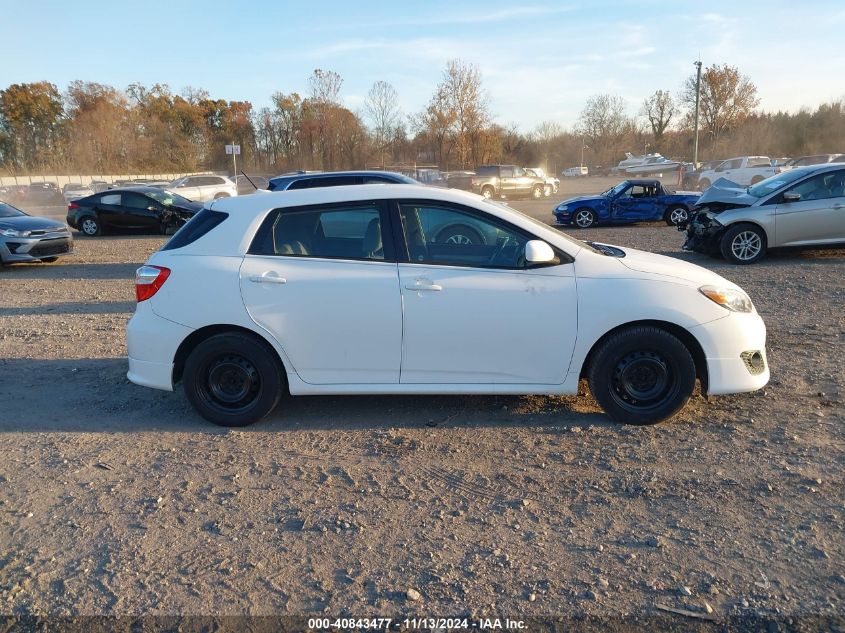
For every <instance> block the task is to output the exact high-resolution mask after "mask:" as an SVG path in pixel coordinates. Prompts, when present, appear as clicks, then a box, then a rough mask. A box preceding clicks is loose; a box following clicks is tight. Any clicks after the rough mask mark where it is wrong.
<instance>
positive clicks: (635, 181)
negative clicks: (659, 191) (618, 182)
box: [625, 178, 660, 185]
mask: <svg viewBox="0 0 845 633" xmlns="http://www.w3.org/2000/svg"><path fill="white" fill-rule="evenodd" d="M625 182H630V183H631V184H632V185H655V184H658V183H660V181H659V180H658V179H657V178H628V179H627V180H626V181H625Z"/></svg>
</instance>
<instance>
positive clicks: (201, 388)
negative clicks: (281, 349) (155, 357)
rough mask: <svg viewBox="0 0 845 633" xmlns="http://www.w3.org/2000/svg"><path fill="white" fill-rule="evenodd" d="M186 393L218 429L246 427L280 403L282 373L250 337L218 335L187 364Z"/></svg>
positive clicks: (268, 353)
mask: <svg viewBox="0 0 845 633" xmlns="http://www.w3.org/2000/svg"><path fill="white" fill-rule="evenodd" d="M183 379H184V384H185V394H186V395H187V396H188V400H189V401H190V403H191V404H192V405H193V407H194V409H196V411H197V412H198V413H199V414H200V415H201V416H202V417H204V418H205V419H206V420H208V421H209V422H213V423H214V424H218V425H220V426H246V425H248V424H252V423H253V422H257V421H258V420H260V419H261V418H263V417H264V416H265V415H267V414H268V413H270V411H272V410H273V409H274V408H275V407H276V405H277V404H278V402H279V398H280V397H281V395H282V389H283V386H284V373H283V370H282V367H281V366H280V364H279V361H278V359H277V358H276V357H275V355H274V354H273V352H272V351H271V350H270V349H269V348H268V347H267V345H265V344H264V343H262V342H261V341H259V340H257V339H256V338H255V337H254V336H250V335H248V334H243V333H240V332H232V333H227V334H217V335H215V336H212V337H210V338H208V339H206V340H205V341H203V342H202V343H200V344H199V345H197V347H196V348H194V350H193V351H192V352H191V353H190V355H189V356H188V358H187V360H186V361H185V369H184V372H183Z"/></svg>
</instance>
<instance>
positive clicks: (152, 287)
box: [135, 266, 170, 303]
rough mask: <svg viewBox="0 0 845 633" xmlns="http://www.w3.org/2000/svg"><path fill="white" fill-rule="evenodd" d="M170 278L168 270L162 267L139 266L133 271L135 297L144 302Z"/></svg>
mask: <svg viewBox="0 0 845 633" xmlns="http://www.w3.org/2000/svg"><path fill="white" fill-rule="evenodd" d="M169 276H170V269H169V268H164V267H163V266H141V267H140V268H139V269H138V270H136V271H135V297H136V298H137V299H138V302H139V303H140V302H141V301H146V300H147V299H149V298H150V297H152V296H153V295H154V294H155V293H157V292H158V290H159V288H161V287H162V286H163V285H164V282H165V281H167V278H168V277H169Z"/></svg>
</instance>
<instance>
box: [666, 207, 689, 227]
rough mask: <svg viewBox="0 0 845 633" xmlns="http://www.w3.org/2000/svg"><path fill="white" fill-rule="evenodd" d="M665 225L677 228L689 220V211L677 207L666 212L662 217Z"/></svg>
mask: <svg viewBox="0 0 845 633" xmlns="http://www.w3.org/2000/svg"><path fill="white" fill-rule="evenodd" d="M663 219H664V220H665V221H666V224H668V225H669V226H679V225H681V224H685V223H686V222H687V221H688V220H689V211H688V210H687V208H686V207H682V206H677V207H672V208H671V209H667V210H666V214H665V215H664V216H663Z"/></svg>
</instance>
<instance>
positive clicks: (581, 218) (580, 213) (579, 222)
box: [574, 209, 596, 229]
mask: <svg viewBox="0 0 845 633" xmlns="http://www.w3.org/2000/svg"><path fill="white" fill-rule="evenodd" d="M574 220H575V226H577V227H578V228H579V229H588V228H590V227H591V226H593V225H594V224H595V223H596V214H595V213H593V211H592V210H590V209H578V210H577V211H575V216H574Z"/></svg>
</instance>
